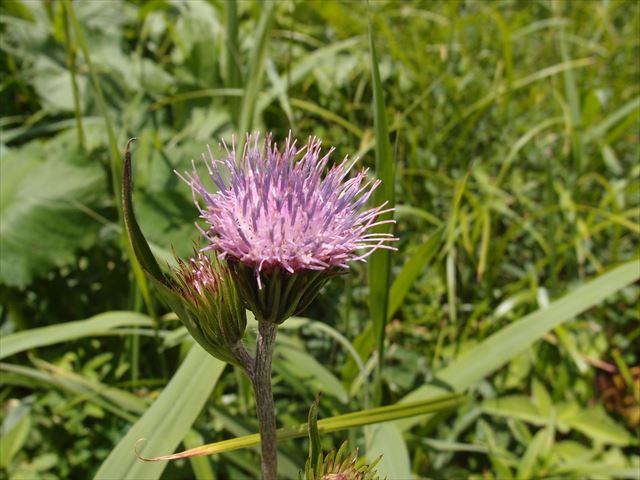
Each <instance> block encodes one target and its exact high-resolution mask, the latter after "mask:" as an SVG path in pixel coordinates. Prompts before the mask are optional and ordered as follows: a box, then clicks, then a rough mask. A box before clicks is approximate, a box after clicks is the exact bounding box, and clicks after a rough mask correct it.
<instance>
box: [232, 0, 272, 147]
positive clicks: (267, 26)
mask: <svg viewBox="0 0 640 480" xmlns="http://www.w3.org/2000/svg"><path fill="white" fill-rule="evenodd" d="M275 4H276V2H265V3H263V4H262V15H261V17H260V23H259V24H258V29H257V32H256V43H255V44H254V46H253V53H252V55H251V59H250V60H249V72H248V74H247V82H246V84H245V89H244V97H242V105H241V107H240V120H239V122H238V133H239V136H240V137H239V138H238V149H237V152H238V155H241V154H242V148H243V146H244V142H245V138H244V135H245V134H246V133H248V132H249V130H251V127H252V125H253V117H254V114H255V110H256V109H255V106H256V103H257V101H258V93H259V91H260V86H261V85H262V74H263V72H264V63H265V62H264V58H265V54H266V51H267V46H268V45H269V37H270V35H271V26H272V24H273V17H274V12H275Z"/></svg>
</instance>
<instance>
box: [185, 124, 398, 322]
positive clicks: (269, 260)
mask: <svg viewBox="0 0 640 480" xmlns="http://www.w3.org/2000/svg"><path fill="white" fill-rule="evenodd" d="M225 150H226V154H227V155H226V158H223V159H215V158H214V156H213V154H212V152H211V149H208V153H209V156H208V158H206V157H205V155H203V159H204V161H205V164H206V166H207V170H208V173H209V177H210V179H211V180H212V182H213V184H214V185H215V186H216V187H217V191H216V192H215V193H211V192H209V191H208V190H207V188H206V187H205V186H204V184H203V182H202V180H201V179H200V177H199V175H198V173H197V171H196V169H195V165H194V168H193V172H192V173H191V174H189V173H185V175H184V176H181V178H182V179H183V180H184V181H185V182H187V183H188V184H189V185H190V187H191V189H192V192H193V198H194V203H195V204H196V206H197V208H198V209H199V211H200V216H201V218H202V219H204V220H205V222H206V223H207V227H206V229H202V228H200V227H199V228H200V231H201V233H202V234H203V236H204V237H205V238H206V240H207V242H208V245H207V246H206V247H205V248H204V249H203V250H211V251H214V252H216V253H217V254H218V255H219V256H220V257H221V258H226V259H227V260H228V262H229V264H230V265H231V267H232V268H233V269H234V271H236V273H238V278H240V282H239V283H240V287H241V290H242V292H243V297H244V299H245V301H246V302H247V303H248V306H249V308H251V310H253V311H254V313H255V314H256V316H258V317H259V319H265V320H271V321H275V322H278V323H280V322H281V321H283V320H284V319H285V318H287V316H290V315H292V314H295V313H297V312H298V311H300V310H302V309H303V308H304V307H306V304H308V303H309V302H310V301H311V300H312V299H313V297H315V294H316V293H317V292H318V290H319V289H320V288H321V287H322V285H324V283H325V282H326V280H327V279H328V278H329V277H330V276H332V275H335V274H337V273H340V272H341V271H344V269H346V268H348V262H351V261H363V260H365V259H366V258H367V257H368V256H369V255H371V253H373V252H374V251H375V250H376V249H378V248H388V249H393V247H391V246H390V245H388V242H390V241H393V240H396V239H395V238H394V237H393V235H391V234H388V233H377V232H374V231H372V229H373V227H375V226H377V225H381V224H383V223H389V222H393V220H385V221H378V220H377V217H378V216H379V215H380V214H383V213H386V212H389V211H391V209H386V210H385V209H384V207H385V205H384V204H383V205H380V206H378V207H375V208H371V209H368V210H363V207H364V205H365V203H366V202H367V200H368V199H369V198H370V196H371V194H372V192H373V191H374V190H375V189H376V188H377V187H378V185H379V184H380V181H379V180H371V179H367V170H363V171H360V172H359V173H357V174H356V175H355V176H353V177H351V178H347V177H348V175H349V172H350V170H351V169H352V167H353V165H354V163H355V162H352V161H350V160H349V158H348V157H347V158H345V159H344V160H343V161H342V162H340V163H338V164H336V165H334V166H333V167H331V168H330V169H329V170H328V172H327V173H326V175H323V172H324V170H325V168H326V167H327V164H328V163H329V159H330V155H331V153H332V152H333V149H330V150H329V151H328V152H327V153H325V154H324V156H321V142H320V141H319V140H318V139H317V138H310V139H309V140H308V142H307V144H306V145H305V146H304V147H302V148H301V149H298V148H297V147H296V141H292V138H291V135H289V137H288V138H287V140H286V142H285V146H284V148H283V149H282V150H280V149H279V148H278V146H277V145H276V144H275V143H274V142H272V139H271V136H268V137H267V139H266V141H265V142H264V143H263V144H262V148H261V146H260V145H259V136H258V135H255V136H248V137H247V143H246V146H245V148H244V151H243V153H242V157H241V159H240V162H239V164H238V163H236V152H235V145H234V146H232V150H231V151H229V150H228V149H227V147H226V145H225ZM198 197H199V198H200V200H201V201H203V204H202V205H201V203H200V201H198ZM249 273H251V274H252V276H253V277H254V280H252V279H251V278H250V275H248V274H249ZM263 290H266V292H265V291H263Z"/></svg>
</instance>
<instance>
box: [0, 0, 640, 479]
mask: <svg viewBox="0 0 640 480" xmlns="http://www.w3.org/2000/svg"><path fill="white" fill-rule="evenodd" d="M0 23H1V26H0V28H1V29H2V43H1V44H0V51H1V53H0V62H2V68H3V73H4V75H3V77H2V80H1V82H0V102H2V105H3V108H2V117H1V118H0V128H1V129H2V135H1V137H0V168H1V171H0V200H1V206H0V284H1V286H2V288H0V304H1V307H0V321H1V324H0V329H1V330H0V332H1V333H2V341H1V343H0V347H1V350H2V351H1V352H0V356H1V357H2V360H3V363H1V364H0V372H1V374H2V387H0V402H2V407H3V408H2V409H1V410H0V411H1V413H0V421H1V422H2V427H1V429H2V430H1V431H2V441H1V444H0V452H1V455H0V473H1V474H2V475H3V476H6V477H7V478H11V479H12V478H16V479H17V478H24V477H27V478H43V479H54V478H69V477H74V478H92V477H93V476H94V475H95V474H96V472H98V471H99V472H100V474H101V475H102V474H104V475H105V476H107V473H111V474H113V475H114V476H117V477H122V476H123V475H125V474H126V472H129V474H131V475H134V476H135V475H137V474H138V473H140V472H144V475H148V476H149V478H165V479H173V478H191V477H196V478H203V479H204V478H210V477H211V473H212V472H213V474H214V475H215V476H216V478H253V477H255V476H256V475H257V473H256V465H258V464H259V461H258V459H257V451H256V450H255V449H253V448H242V449H238V450H234V451H224V452H222V453H218V454H216V455H214V456H211V457H203V458H201V459H200V460H194V461H189V460H180V461H175V462H171V463H169V464H166V463H153V464H146V463H141V462H140V461H139V460H138V459H137V458H136V457H135V451H134V445H135V442H136V440H138V439H139V438H141V437H148V442H147V443H146V444H145V445H144V446H142V448H144V451H143V454H144V455H162V454H170V453H173V452H174V451H180V450H184V449H187V448H194V447H197V446H198V445H201V444H213V445H220V444H218V442H223V441H230V442H231V443H232V444H233V445H236V443H233V442H237V445H240V446H241V447H247V446H249V447H250V446H251V445H254V444H255V437H254V436H249V437H248V439H249V440H250V441H249V443H247V438H245V437H244V436H247V435H251V434H253V433H254V432H255V431H256V425H257V422H256V421H255V412H254V402H253V399H252V398H251V393H250V392H251V389H250V388H249V385H248V384H247V383H246V380H245V379H244V378H243V377H242V376H241V375H237V372H235V371H234V370H233V369H232V368H226V369H224V370H223V369H222V364H220V365H217V364H216V365H213V364H212V365H211V366H210V368H209V369H207V368H205V367H206V366H207V362H208V361H205V360H203V359H204V357H203V358H199V357H198V355H199V353H198V352H196V353H194V352H195V350H191V349H190V348H191V345H192V343H191V341H190V339H189V336H188V334H187V333H186V331H185V329H184V328H183V327H182V326H181V324H180V322H178V321H177V320H176V317H175V315H174V314H172V313H171V312H168V311H165V310H163V309H162V307H161V305H162V303H161V302H160V301H159V298H160V297H159V294H158V293H159V292H158V290H157V289H156V288H155V286H154V285H153V282H148V278H145V277H144V276H143V275H142V270H141V268H140V267H139V266H138V265H137V264H135V263H134V264H133V265H132V264H131V262H130V259H131V258H132V257H133V255H132V254H133V252H130V251H129V249H128V247H127V245H128V242H124V241H123V228H122V221H123V215H122V213H121V212H120V195H121V192H120V187H121V185H120V179H121V171H122V165H123V163H122V160H123V155H124V148H125V144H126V142H127V140H128V139H129V138H131V137H137V139H138V140H137V141H136V142H135V143H134V144H132V148H133V157H134V162H133V167H132V168H133V179H134V188H133V196H132V201H133V204H134V206H135V211H136V216H137V220H138V222H139V224H140V229H141V231H142V232H144V235H145V236H146V237H147V239H148V241H149V245H150V250H151V252H153V255H155V257H156V259H157V260H158V265H159V266H160V267H161V268H163V267H164V265H165V263H166V261H167V260H170V259H171V258H172V255H171V249H172V248H174V249H175V251H176V253H177V254H178V255H180V256H183V257H184V256H187V255H189V253H190V251H191V248H192V241H193V240H195V239H197V238H198V233H197V231H196V230H195V228H193V222H194V221H196V219H197V211H196V209H195V207H194V206H193V204H192V200H191V195H190V193H189V191H188V187H187V186H185V185H183V184H182V182H180V181H179V180H178V179H177V177H176V176H175V175H174V173H173V170H174V169H177V170H185V169H188V168H190V164H191V160H192V159H196V160H197V159H198V158H199V157H200V154H201V152H203V151H205V149H206V145H207V144H211V146H212V148H213V149H214V151H216V148H217V144H218V141H219V140H220V139H221V138H222V139H224V140H225V141H227V142H229V141H230V139H231V136H232V135H235V136H236V138H237V139H239V140H240V142H242V141H243V139H244V133H245V132H244V131H245V130H248V129H251V130H262V131H272V132H273V134H274V137H275V138H277V139H282V138H283V137H285V136H286V135H287V133H288V131H289V129H290V128H291V129H293V133H294V134H295V135H296V136H297V137H298V138H300V139H301V140H303V139H306V137H307V136H309V135H317V136H319V137H320V138H322V139H323V145H325V146H326V147H327V148H329V147H330V146H335V147H336V151H335V153H334V159H335V160H339V159H341V158H343V157H344V156H345V155H350V156H351V157H355V156H360V160H359V165H360V167H361V168H365V167H368V168H370V172H371V174H372V175H376V176H378V177H379V178H381V179H382V180H383V184H382V187H381V188H380V189H379V190H378V193H377V196H376V198H375V202H376V203H381V202H382V201H385V200H388V201H390V202H392V203H393V202H394V203H395V205H396V211H395V213H394V218H395V220H396V224H395V225H394V228H393V231H394V233H395V235H397V236H398V237H399V239H400V240H399V241H398V242H397V247H398V251H397V252H392V253H391V254H388V252H379V253H378V254H376V255H374V256H373V257H372V258H371V259H370V261H369V264H368V265H363V264H357V265H353V266H352V272H351V275H350V276H349V278H348V279H347V280H341V279H337V280H334V281H333V282H331V283H330V284H329V285H328V286H327V287H326V288H325V290H324V292H323V293H322V294H321V296H320V297H319V298H318V300H317V301H316V302H314V304H313V305H311V307H310V308H309V309H308V311H307V312H305V313H304V316H305V318H299V319H292V320H291V321H290V322H289V323H288V324H285V325H284V328H283V329H282V332H281V334H280V344H279V347H278V348H277V349H276V357H275V359H274V371H275V377H274V378H275V384H274V391H275V397H276V404H277V410H278V426H279V427H282V428H285V431H287V430H286V428H287V427H295V426H297V425H300V424H303V423H304V422H305V421H306V419H307V415H308V411H309V408H310V406H311V405H312V403H313V401H314V399H315V398H316V394H317V393H318V392H319V391H323V392H324V396H323V397H322V399H321V401H320V404H319V406H318V419H319V421H320V425H325V424H327V422H329V423H330V422H331V421H333V420H331V418H334V417H337V418H340V416H341V415H346V414H353V415H356V417H357V422H356V423H357V425H358V426H357V427H354V428H351V429H349V430H339V431H337V430H338V429H337V428H332V429H329V430H331V431H329V430H327V429H325V430H324V431H323V430H322V429H321V431H320V435H321V440H322V448H323V450H328V449H329V447H331V448H337V447H338V446H339V445H340V444H341V443H342V442H343V441H344V440H346V439H349V442H350V446H351V447H360V451H361V453H362V454H363V455H365V456H368V458H369V459H373V458H375V457H377V455H378V454H379V453H382V454H383V455H384V456H383V460H382V461H381V463H380V464H379V465H378V470H379V471H380V472H381V473H383V474H386V475H387V476H388V478H390V479H393V478H397V476H398V475H404V476H406V474H407V472H409V471H411V472H413V474H414V475H416V476H422V477H428V478H436V479H447V478H478V479H479V478H518V479H520V478H541V477H549V476H559V477H568V478H595V477H597V478H636V477H637V470H638V468H639V467H640V457H638V454H637V450H638V446H639V444H638V440H637V435H635V434H636V432H637V428H638V425H639V423H638V422H639V420H638V416H637V413H636V412H637V401H638V392H640V387H639V386H638V385H639V384H638V381H639V380H638V379H639V378H640V358H639V356H638V354H637V353H636V352H637V351H638V350H639V348H638V345H639V342H640V327H638V325H639V321H640V316H639V314H638V310H637V305H638V302H639V301H640V288H638V282H637V276H638V273H639V272H640V262H639V260H638V258H637V257H636V255H637V249H638V245H639V244H640V167H639V166H638V158H640V149H639V148H638V145H639V144H640V138H639V135H638V131H639V130H640V66H639V63H638V62H637V61H636V60H637V57H638V52H639V51H640V40H639V39H640V7H639V6H638V4H637V2H634V1H632V0H628V1H625V0H617V1H604V0H602V1H600V0H592V1H589V2H587V1H583V2H550V1H547V0H531V1H527V2H522V1H516V0H504V1H502V0H501V1H494V2H480V1H470V0H467V1H462V0H461V1H453V0H451V1H428V2H427V1H418V0H415V1H404V2H394V1H376V2H368V3H367V2H346V1H327V2H308V1H280V2H268V4H267V5H266V7H263V6H262V4H261V3H259V2H240V1H238V2H235V1H231V2H208V1H195V0H194V1H184V2H182V1H179V2H171V3H165V2H143V1H128V0H113V1H111V0H110V1H108V2H107V1H105V2H80V1H69V0H61V1H52V2H31V1H19V0H12V1H5V2H2V3H1V4H0ZM145 255H150V252H147V250H146V249H145ZM154 268H155V267H154ZM155 273H157V272H155ZM83 319H84V320H83ZM248 338H249V341H251V335H249V336H248ZM205 370H206V371H205ZM449 389H453V390H461V391H464V392H465V394H466V396H465V398H466V401H465V403H464V404H462V405H461V406H458V407H457V408H456V409H455V410H447V411H442V412H438V413H435V414H430V415H419V416H413V417H411V418H408V419H407V418H405V419H403V420H400V421H399V422H396V423H393V424H384V423H383V424H381V425H382V426H378V427H366V428H362V426H364V425H367V424H368V423H371V422H372V421H374V420H375V421H378V420H380V418H381V417H377V416H371V417H370V418H368V415H367V414H364V415H363V414H361V413H359V412H361V411H362V410H365V409H367V408H370V407H377V406H385V408H388V409H390V410H388V411H394V409H397V408H402V407H401V406H402V405H403V403H402V402H403V401H410V400H418V399H420V400H424V399H429V398H431V396H432V395H435V394H439V393H442V392H443V391H447V390H449ZM187 391H188V392H187ZM185 392H187V393H185ZM178 402H180V403H178ZM177 404H179V405H180V408H179V409H177V410H176V411H172V409H171V407H173V406H175V405H177ZM178 410H179V411H178ZM168 411H169V412H173V413H171V415H173V414H175V415H177V417H172V416H169V414H168V413H167V412H168ZM386 411H387V410H383V412H386ZM414 413H415V412H414ZM358 415H359V416H358ZM176 418H177V420H176ZM342 418H345V417H342ZM382 418H384V416H383V417H382ZM323 419H325V421H324V423H322V422H323ZM354 425H355V424H354ZM132 426H133V428H132V429H131V430H129V429H130V428H131V427H132ZM340 428H342V427H340ZM289 431H293V430H289ZM127 432H129V433H127ZM301 432H302V431H299V432H298V433H297V434H296V435H291V437H292V436H296V437H299V436H303V437H304V432H302V433H301ZM236 437H239V438H238V439H237V440H234V439H235V438H236ZM389 439H393V441H387V440H389ZM252 442H253V443H252ZM222 445H223V446H224V445H226V444H225V443H223V444H222ZM307 447H308V442H307V441H306V440H305V439H294V438H289V437H287V439H284V440H282V442H281V444H280V452H279V454H280V461H279V463H280V465H281V473H282V475H283V478H296V476H297V471H298V469H302V468H303V466H304V464H305V461H306V457H307V452H308V448H307ZM105 472H106V473H105ZM136 472H137V473H136ZM394 475H395V477H394Z"/></svg>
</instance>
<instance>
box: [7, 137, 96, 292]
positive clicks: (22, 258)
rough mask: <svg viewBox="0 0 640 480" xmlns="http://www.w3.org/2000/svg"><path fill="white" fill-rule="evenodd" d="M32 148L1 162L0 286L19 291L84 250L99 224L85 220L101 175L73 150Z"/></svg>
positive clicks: (44, 145) (32, 145)
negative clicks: (18, 288) (1, 284)
mask: <svg viewBox="0 0 640 480" xmlns="http://www.w3.org/2000/svg"><path fill="white" fill-rule="evenodd" d="M63 148H64V147H63V146H62V145H60V142H55V143H54V142H53V141H49V142H46V143H40V142H31V143H28V144H27V145H25V146H24V147H22V148H19V149H16V150H9V151H6V150H4V149H3V150H4V151H3V152H2V161H1V162H0V263H1V264H2V268H0V283H4V284H6V285H11V286H15V287H24V286H25V285H27V284H28V283H30V282H31V281H32V280H33V279H34V278H36V277H38V276H40V275H43V274H45V273H47V272H49V271H50V270H52V269H53V268H55V267H62V266H65V265H69V264H71V263H72V262H74V261H75V259H76V252H77V251H78V250H80V249H83V248H87V247H89V246H90V245H91V244H92V243H93V242H94V241H95V238H96V235H97V233H98V229H99V226H100V225H99V224H98V223H97V222H96V221H95V220H93V219H92V218H91V217H90V216H89V215H87V213H85V212H86V210H87V209H88V208H91V207H93V206H94V204H95V202H96V201H97V200H98V198H99V193H100V187H101V185H102V182H103V181H104V179H103V174H102V172H101V169H100V168H99V166H98V165H89V164H87V163H83V162H84V157H83V156H82V155H81V153H80V152H78V151H75V150H74V148H73V147H71V146H67V147H66V150H65V151H63V150H62V149H63Z"/></svg>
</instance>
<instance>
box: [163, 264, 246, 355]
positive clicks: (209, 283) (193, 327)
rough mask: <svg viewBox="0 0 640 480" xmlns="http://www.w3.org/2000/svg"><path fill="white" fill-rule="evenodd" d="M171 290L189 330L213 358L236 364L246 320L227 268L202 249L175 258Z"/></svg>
mask: <svg viewBox="0 0 640 480" xmlns="http://www.w3.org/2000/svg"><path fill="white" fill-rule="evenodd" d="M176 260H177V267H176V268H174V270H173V277H172V278H173V288H172V290H173V291H174V292H175V293H176V294H177V295H178V296H179V297H180V298H181V300H182V305H183V306H184V307H185V310H186V312H185V313H186V315H182V316H181V318H182V320H183V322H184V323H185V326H186V327H187V329H188V330H189V333H191V335H192V336H193V337H194V338H195V339H196V340H197V341H198V343H200V345H202V346H203V347H204V348H205V349H206V350H208V351H209V353H211V354H212V355H214V356H215V357H217V358H219V359H221V360H224V361H227V362H230V363H236V364H237V351H238V347H239V342H240V341H241V340H242V336H243V335H244V332H245V329H246V326H247V320H246V315H245V312H244V308H243V306H242V302H241V301H240V298H239V296H238V292H237V289H236V287H235V283H234V281H233V279H232V278H231V275H232V274H231V271H230V270H229V268H228V267H227V266H226V265H224V263H222V262H220V261H219V260H218V259H217V258H214V259H213V260H211V259H210V258H209V257H208V256H207V255H206V254H204V253H202V252H195V256H194V257H193V258H190V259H189V261H188V262H184V261H183V260H181V259H180V258H176Z"/></svg>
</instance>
